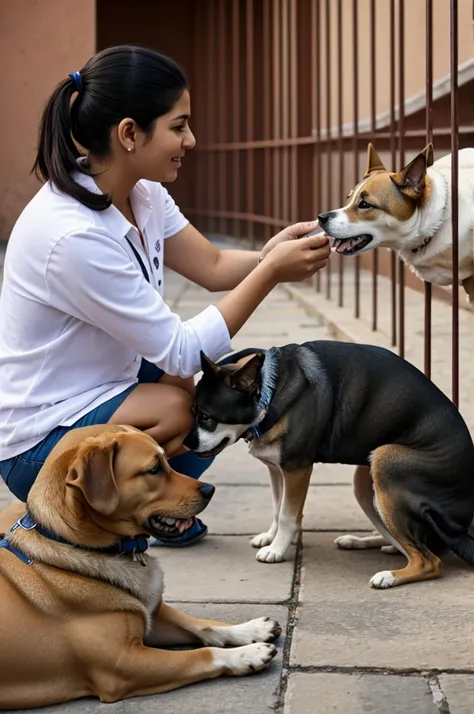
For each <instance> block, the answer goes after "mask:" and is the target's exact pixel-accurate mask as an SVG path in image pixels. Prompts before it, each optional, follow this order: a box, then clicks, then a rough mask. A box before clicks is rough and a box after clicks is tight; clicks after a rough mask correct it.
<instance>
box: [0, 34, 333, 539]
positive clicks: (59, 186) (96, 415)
mask: <svg viewBox="0 0 474 714" xmlns="http://www.w3.org/2000/svg"><path fill="white" fill-rule="evenodd" d="M189 117H190V97H189V92H188V89H187V84H186V78H185V76H184V74H183V72H182V70H181V69H180V68H179V67H178V66H177V65H176V64H175V63H174V62H173V61H172V60H170V59H168V58H166V57H163V56H162V55H159V54H157V53H156V52H153V51H151V50H148V49H144V48H140V47H134V46H121V47H113V48H110V49H107V50H104V51H102V52H100V53H99V54H97V55H95V56H94V57H92V59H90V60H89V61H88V62H87V64H86V65H85V66H84V67H83V69H81V71H80V72H74V73H72V74H71V75H69V77H68V78H67V79H65V80H64V81H62V82H61V83H60V84H59V85H58V87H57V88H56V89H55V91H54V92H53V94H52V95H51V97H50V98H49V100H48V102H47V104H46V107H45V110H44V113H43V117H42V121H41V126H40V132H39V146H38V153H37V157H36V162H35V169H36V171H37V173H38V175H39V176H40V177H41V178H42V179H44V181H45V184H44V185H43V187H42V188H41V189H40V190H39V192H38V193H37V194H36V196H35V197H34V198H33V199H32V200H31V201H30V203H29V204H28V205H27V206H26V208H25V209H24V211H23V212H22V214H21V215H20V217H19V219H18V221H17V223H16V225H15V227H14V229H13V232H12V234H11V237H10V241H9V244H8V249H7V253H6V258H5V270H4V283H3V291H2V295H1V299H0V473H1V474H2V476H3V478H4V480H5V482H6V484H7V486H8V487H9V489H10V490H11V491H12V492H13V493H14V494H15V495H16V496H17V497H18V498H19V499H20V500H22V501H26V497H27V495H28V491H29V489H30V487H31V485H32V483H33V482H34V480H35V478H36V475H37V474H38V471H39V470H40V468H41V466H42V464H43V463H44V460H45V459H46V457H47V455H48V454H49V452H50V451H51V449H52V448H53V446H54V445H55V444H56V443H57V441H58V440H59V439H60V437H61V436H62V435H63V434H64V433H65V432H66V431H68V430H69V429H72V428H77V427H80V426H85V425H89V424H101V423H107V422H110V423H124V424H130V425H132V426H135V427H137V428H139V429H142V430H144V431H146V432H148V433H149V434H151V435H152V436H153V437H154V438H155V439H156V440H157V441H158V442H159V443H160V444H161V445H162V446H163V447H164V449H165V450H166V453H167V455H168V456H169V457H175V458H171V463H172V466H173V468H175V469H176V470H179V471H181V472H183V473H187V474H188V475H190V476H193V477H195V478H199V476H200V475H201V473H202V472H203V471H204V470H205V468H207V467H208V466H209V464H210V461H207V462H202V461H201V460H199V459H198V458H197V457H195V456H194V454H192V453H190V452H188V453H183V452H184V449H183V447H182V441H183V439H184V436H185V435H186V433H187V431H188V430H189V428H190V426H191V424H192V414H191V408H190V407H191V400H192V393H193V375H194V374H196V373H197V372H198V371H199V369H200V350H203V351H204V352H205V353H206V354H207V355H208V356H209V357H210V358H211V359H217V358H219V357H221V356H222V355H224V354H226V353H228V352H229V351H230V350H231V342H230V339H231V337H232V336H233V335H235V333H236V332H237V331H238V330H239V329H240V328H241V327H242V325H243V324H244V323H245V322H246V320H248V318H249V317H250V315H251V314H252V313H253V311H254V310H255V309H256V308H257V306H258V305H259V304H260V303H261V301H262V300H263V299H264V298H265V297H266V295H268V293H269V292H270V291H271V290H272V289H273V288H274V287H275V285H277V283H279V282H282V281H295V280H301V279H303V278H307V277H309V276H311V275H313V274H314V273H315V272H316V271H317V270H319V269H320V268H322V267H324V266H325V265H326V261H327V259H328V256H329V250H330V249H329V244H328V240H327V238H326V237H325V236H319V237H310V238H303V239H302V240H291V239H293V238H298V237H300V236H301V235H303V234H304V233H307V232H309V231H311V230H312V229H313V228H314V227H315V225H316V224H315V223H307V224H297V225H295V226H290V227H289V228H287V229H285V230H283V231H282V232H281V233H279V234H278V235H277V236H275V237H274V238H272V239H271V240H270V241H269V242H268V243H267V244H266V245H265V247H264V249H263V251H262V253H261V254H259V253H256V252H253V251H244V250H225V251H224V250H218V249H217V248H216V247H214V246H213V245H212V244H211V243H209V242H208V241H207V240H206V239H205V238H204V236H202V235H201V234H200V233H199V231H197V230H196V228H194V227H193V226H192V225H191V224H190V223H189V222H188V221H187V220H186V219H185V217H184V216H183V215H182V214H181V213H180V211H179V209H178V207H177V206H176V204H175V203H174V201H173V199H172V198H171V197H170V195H169V194H168V192H167V191H166V189H165V188H164V187H163V186H162V184H163V183H166V182H171V181H174V180H175V179H176V178H177V175H178V171H179V168H180V166H181V162H182V160H183V157H184V156H185V154H186V152H187V151H189V150H190V149H192V148H193V147H194V145H195V139H194V136H193V134H192V132H191V129H190V127H189ZM81 155H82V156H81ZM163 264H164V265H166V266H168V267H170V268H172V269H174V270H175V271H177V272H178V273H180V274H181V275H183V276H185V277H186V278H188V279H189V280H192V281H194V282H195V283H197V284H198V285H201V286H202V287H204V288H207V289H208V290H210V291H223V290H226V291H227V290H228V291H230V292H229V293H228V294H227V295H226V296H225V297H224V298H222V299H221V300H219V302H217V303H216V304H215V305H210V306H209V307H207V308H206V309H205V310H204V311H202V312H201V313H199V314H198V315H196V316H195V317H193V318H192V319H191V320H187V321H186V322H182V321H181V320H180V318H179V317H178V316H177V315H175V314H173V313H172V312H171V310H170V309H169V307H168V306H167V305H166V303H165V302H164V300H163V287H164V286H163ZM206 531H207V529H206V527H205V526H204V525H203V524H202V523H201V521H199V520H198V519H196V520H195V521H194V522H193V524H192V526H191V527H190V528H189V529H188V530H187V531H185V532H184V533H183V534H182V535H181V537H180V539H179V540H178V541H175V543H176V544H177V545H188V544H190V543H192V542H195V541H196V540H198V539H199V538H201V537H202V536H203V535H205V533H206Z"/></svg>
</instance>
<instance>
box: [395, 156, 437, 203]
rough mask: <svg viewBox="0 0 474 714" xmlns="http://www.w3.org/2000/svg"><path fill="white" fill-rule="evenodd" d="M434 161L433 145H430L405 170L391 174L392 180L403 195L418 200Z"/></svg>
mask: <svg viewBox="0 0 474 714" xmlns="http://www.w3.org/2000/svg"><path fill="white" fill-rule="evenodd" d="M433 160H434V158H433V144H428V146H425V148H424V149H423V151H420V153H419V154H418V155H417V156H415V158H414V159H413V160H412V161H410V163H409V164H407V166H405V168H404V169H402V170H401V171H399V172H398V173H395V174H390V178H391V179H392V181H393V182H394V184H395V185H396V186H398V188H399V189H400V191H402V193H404V194H406V195H407V196H409V197H410V198H413V199H415V200H416V199H418V198H419V197H420V196H421V194H422V193H423V190H424V188H425V178H426V170H427V169H428V167H429V166H431V165H432V164H433Z"/></svg>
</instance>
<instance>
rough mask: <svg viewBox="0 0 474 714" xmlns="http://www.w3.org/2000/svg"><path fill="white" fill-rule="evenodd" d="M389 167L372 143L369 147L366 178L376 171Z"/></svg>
mask: <svg viewBox="0 0 474 714" xmlns="http://www.w3.org/2000/svg"><path fill="white" fill-rule="evenodd" d="M386 170H387V169H386V168H385V166H384V165H383V163H382V159H381V158H380V156H379V155H378V154H377V152H376V151H375V149H374V147H373V145H372V144H369V145H368V147H367V168H366V170H365V174H364V178H367V176H370V174H372V173H373V172H374V171H386Z"/></svg>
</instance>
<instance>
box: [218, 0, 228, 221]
mask: <svg viewBox="0 0 474 714" xmlns="http://www.w3.org/2000/svg"><path fill="white" fill-rule="evenodd" d="M217 20H218V24H217V27H218V38H216V39H217V52H218V59H217V73H218V79H219V84H218V85H217V86H218V87H219V112H218V117H219V118H218V124H219V133H218V136H219V141H221V142H225V140H226V132H227V126H228V124H229V122H228V103H227V96H226V95H227V81H226V80H227V73H226V67H227V62H226V48H227V43H226V41H225V35H226V2H225V0H219V4H218V7H217ZM226 158H227V156H226V152H225V151H219V152H218V155H217V160H218V164H217V165H218V175H217V187H218V206H217V208H218V210H219V211H225V210H226V208H227V180H226ZM218 225H219V233H220V234H221V235H225V233H226V219H225V218H220V220H219V223H218Z"/></svg>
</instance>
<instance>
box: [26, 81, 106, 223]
mask: <svg viewBox="0 0 474 714" xmlns="http://www.w3.org/2000/svg"><path fill="white" fill-rule="evenodd" d="M74 92H77V86H76V82H75V81H74V79H72V78H68V79H65V80H63V81H62V82H61V83H60V84H58V86H57V87H56V89H55V90H54V92H53V93H52V95H51V96H50V98H49V99H48V102H47V104H46V106H45V108H44V111H43V116H42V118H41V124H40V131H39V137H38V152H37V154H36V160H35V163H34V165H33V171H34V172H35V174H36V176H37V177H38V178H39V179H43V180H44V181H51V183H52V184H53V185H54V186H55V187H56V188H58V189H59V190H60V191H62V192H63V193H66V194H67V195H69V196H72V197H73V198H76V199H77V200H78V201H80V202H81V203H84V204H85V205H86V206H88V207H89V208H93V209H95V210H99V211H100V210H104V209H105V208H108V207H109V206H110V203H111V202H110V198H109V197H108V196H106V195H104V194H94V193H92V192H91V191H88V190H87V189H86V188H84V187H83V186H81V185H80V184H78V183H77V182H76V181H74V179H73V177H72V172H73V171H81V170H82V171H83V172H84V169H81V167H80V165H79V164H78V163H77V159H78V158H79V156H80V153H79V151H78V150H77V148H76V145H75V144H74V142H73V140H72V135H71V113H72V108H71V99H72V95H73V94H74ZM78 101H80V96H78V97H76V99H75V102H74V104H75V103H76V102H78ZM74 104H73V106H74Z"/></svg>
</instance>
